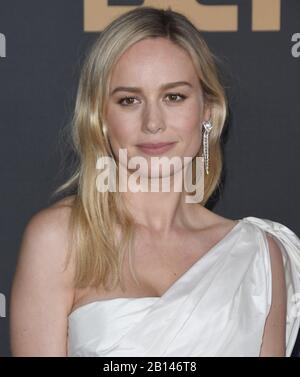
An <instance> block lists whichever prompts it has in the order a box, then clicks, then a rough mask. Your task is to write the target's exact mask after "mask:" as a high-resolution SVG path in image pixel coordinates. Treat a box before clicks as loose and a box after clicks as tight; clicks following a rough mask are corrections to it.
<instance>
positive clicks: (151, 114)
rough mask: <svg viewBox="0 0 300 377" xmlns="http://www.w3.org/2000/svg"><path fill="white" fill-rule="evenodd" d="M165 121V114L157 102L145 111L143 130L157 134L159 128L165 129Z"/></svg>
mask: <svg viewBox="0 0 300 377" xmlns="http://www.w3.org/2000/svg"><path fill="white" fill-rule="evenodd" d="M165 128H166V126H165V122H164V118H163V114H162V113H161V109H160V108H159V106H156V105H155V104H152V105H149V106H148V107H147V109H146V112H145V117H144V122H143V131H144V132H146V133H151V134H156V133H157V132H158V131H159V130H160V132H162V131H163V130H165Z"/></svg>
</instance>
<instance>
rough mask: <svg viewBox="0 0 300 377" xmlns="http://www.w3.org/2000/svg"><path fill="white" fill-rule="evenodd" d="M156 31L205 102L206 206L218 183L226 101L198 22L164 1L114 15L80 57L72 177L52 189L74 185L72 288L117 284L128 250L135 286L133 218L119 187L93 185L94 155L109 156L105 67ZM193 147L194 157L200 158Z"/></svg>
mask: <svg viewBox="0 0 300 377" xmlns="http://www.w3.org/2000/svg"><path fill="white" fill-rule="evenodd" d="M156 37H163V38H167V39H168V40H170V41H172V42H173V43H175V44H176V45H178V46H180V47H181V48H183V49H185V50H186V51H187V52H188V53H189V54H190V57H191V59H192V61H193V63H194V66H195V69H196V71H197V73H198V77H199V81H200V84H201V86H202V89H203V93H204V99H205V102H206V103H207V104H209V106H210V109H211V121H212V124H213V126H214V127H213V129H212V131H211V133H210V138H209V144H210V145H209V147H210V174H209V175H208V176H206V177H205V182H204V197H203V200H202V202H201V203H200V204H201V205H205V203H206V202H207V200H208V199H209V197H210V196H211V195H212V193H213V192H214V191H215V189H216V188H217V186H218V185H219V183H220V177H221V171H222V151H221V145H220V138H221V133H222V129H223V126H224V123H225V119H226V116H227V102H226V96H225V93H224V89H223V87H222V85H221V83H220V80H219V77H218V71H217V68H216V64H215V57H214V56H213V54H212V53H211V52H210V51H209V49H208V47H207V45H206V43H205V41H204V40H203V38H202V36H201V34H200V32H199V31H198V30H197V28H196V27H195V26H194V25H193V24H192V23H191V22H190V21H189V20H188V19H187V18H186V16H184V15H183V14H181V13H178V12H175V11H173V10H171V8H170V7H169V8H168V9H157V8H153V7H139V8H135V9H134V10H131V11H129V12H127V13H125V14H123V15H121V16H120V17H118V18H117V19H115V20H114V21H113V22H112V23H110V24H109V25H108V26H107V27H106V28H105V29H104V30H103V31H102V32H101V34H100V36H99V37H98V38H97V39H96V41H95V42H94V44H93V45H92V47H91V48H90V50H89V51H88V54H87V56H86V57H85V61H84V64H83V67H82V71H81V75H80V80H79V86H78V91H77V97H76V103H75V111H74V114H73V116H72V122H71V123H72V131H71V138H72V144H73V145H72V146H73V149H74V150H75V152H76V155H77V157H78V164H77V166H76V167H75V171H74V173H73V174H72V176H71V177H70V178H69V179H68V180H67V181H66V182H65V183H64V184H63V185H61V186H59V187H58V188H57V189H56V190H55V192H54V195H56V194H58V193H62V192H65V191H67V190H69V189H70V188H75V190H76V195H75V197H74V201H73V203H72V209H71V216H70V225H71V231H72V244H71V246H70V253H71V250H72V251H75V258H76V259H75V260H76V269H75V271H76V272H75V281H74V284H75V287H76V288H85V287H88V286H95V287H98V286H100V285H102V284H103V285H104V286H105V287H106V289H107V288H108V280H109V278H112V281H111V285H110V286H113V287H114V286H115V285H116V284H118V283H119V284H121V286H122V284H123V283H122V278H121V269H122V263H123V258H124V255H125V250H128V253H129V254H128V256H129V265H130V270H131V273H132V275H133V277H134V279H135V281H136V283H138V284H139V282H138V280H137V278H136V275H135V273H134V269H133V265H132V253H133V240H134V232H135V231H134V221H133V219H132V217H131V215H130V213H129V212H128V210H127V207H126V205H125V203H123V201H122V198H121V195H120V193H119V192H109V191H107V192H99V191H98V190H97V189H96V178H97V170H96V161H97V159H98V158H99V157H101V156H103V157H104V156H111V157H113V154H112V150H111V147H110V144H109V141H108V140H107V138H106V134H105V133H104V132H103V125H104V124H105V104H106V100H107V98H108V88H109V83H110V78H111V72H112V68H113V67H114V65H115V64H116V62H117V60H118V59H119V58H120V56H121V55H122V54H123V53H124V52H125V51H126V49H128V48H129V47H130V46H132V45H133V44H134V43H136V42H138V41H141V40H143V39H145V38H156ZM200 149H201V148H200ZM200 152H201V151H200V150H199V153H198V154H197V156H200ZM117 177H118V171H117ZM117 187H118V182H117ZM117 225H118V226H119V228H117ZM118 229H121V237H117V234H118V233H117V232H118Z"/></svg>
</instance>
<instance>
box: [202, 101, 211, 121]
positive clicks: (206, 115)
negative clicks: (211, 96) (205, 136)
mask: <svg viewBox="0 0 300 377" xmlns="http://www.w3.org/2000/svg"><path fill="white" fill-rule="evenodd" d="M210 119H211V106H210V105H209V104H208V103H207V102H205V103H204V108H203V120H204V121H209V120H210Z"/></svg>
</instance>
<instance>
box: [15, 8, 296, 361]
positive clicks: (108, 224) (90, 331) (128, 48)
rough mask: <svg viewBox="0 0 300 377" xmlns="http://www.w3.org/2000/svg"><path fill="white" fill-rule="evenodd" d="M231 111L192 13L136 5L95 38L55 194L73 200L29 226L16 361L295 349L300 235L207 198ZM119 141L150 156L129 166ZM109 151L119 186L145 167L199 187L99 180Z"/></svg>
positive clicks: (153, 178)
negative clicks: (70, 160)
mask: <svg viewBox="0 0 300 377" xmlns="http://www.w3.org/2000/svg"><path fill="white" fill-rule="evenodd" d="M226 116H227V103H226V98H225V94H224V90H223V87H222V85H221V84H220V81H219V79H218V72H217V70H216V66H215V59H214V57H213V55H212V54H211V52H210V51H209V49H208V48H207V46H206V44H205V42H204V40H203V39H202V37H201V35H200V33H199V31H198V30H197V29H196V28H195V26H194V25H193V24H192V23H191V22H190V21H189V20H188V19H187V18H186V17H185V16H184V15H182V14H180V13H177V12H175V11H172V10H171V9H170V8H168V9H166V10H162V9H156V8H151V7H140V8H136V9H134V10H132V11H130V12H128V13H126V14H124V15H122V16H120V17H119V18H117V19H116V20H114V21H113V22H112V23H111V24H110V25H109V26H108V27H107V28H106V29H105V30H104V31H103V32H102V33H101V35H100V36H99V38H98V39H97V40H96V41H95V43H94V45H93V47H92V48H91V50H90V51H89V53H88V55H87V57H86V60H85V63H84V66H83V69H82V74H81V77H80V83H79V88H78V93H77V100H76V107H75V112H74V119H73V123H72V126H73V128H72V138H73V142H74V148H75V150H76V152H77V155H78V157H79V164H78V166H77V169H76V171H75V172H74V174H73V175H72V177H70V179H69V180H68V181H67V182H66V184H64V185H63V186H62V187H60V188H59V190H58V191H57V192H66V191H67V190H69V189H74V194H73V195H69V196H66V197H65V198H64V199H62V200H59V201H57V202H56V203H55V204H54V205H52V206H50V207H48V208H45V209H43V210H42V211H40V212H38V213H37V214H36V215H34V216H33V217H32V219H31V220H30V222H29V223H28V225H27V227H26V229H25V232H24V235H23V240H22V245H21V250H20V258H19V262H18V266H17V271H16V274H15V278H14V283H13V288H12V297H11V348H12V354H13V355H15V356H20V355H22V356H290V355H291V352H292V349H293V346H294V344H295V341H296V337H297V332H298V329H299V315H297V310H295V309H297V307H296V303H295V298H297V294H299V292H300V281H299V277H300V240H299V238H298V237H297V236H296V234H295V233H293V232H292V231H291V230H290V229H289V228H287V227H286V226H284V225H283V224H280V223H277V222H274V221H271V220H268V219H260V218H257V217H245V218H242V219H239V220H232V219H227V218H224V217H222V216H219V215H217V214H215V213H213V212H212V211H210V210H208V209H207V208H205V204H206V202H207V200H208V199H209V197H210V196H211V195H212V193H213V192H214V191H215V189H216V188H217V187H218V185H219V183H220V175H221V171H222V154H221V149H220V137H221V134H222V131H223V127H224V122H225V119H226ZM159 143H160V144H159ZM161 143H163V144H164V145H161ZM149 144H151V145H149ZM153 144H155V145H153ZM120 151H126V153H127V155H126V156H127V158H128V160H129V159H134V158H135V157H139V158H141V159H142V161H144V162H146V163H147V164H148V165H147V164H143V163H142V164H141V166H140V169H137V167H136V168H135V167H134V166H133V165H131V167H130V166H129V165H126V161H125V160H123V159H122V158H120V153H119V152H120ZM105 157H109V158H111V159H110V160H109V161H113V164H110V170H109V176H108V178H111V175H112V174H114V173H116V174H115V177H114V178H113V179H112V180H110V182H115V183H120V172H122V173H123V174H124V172H125V173H126V174H127V178H130V177H134V173H136V172H138V173H139V174H138V176H139V180H140V181H143V182H145V178H146V185H148V184H149V183H150V182H154V183H157V182H158V183H163V182H167V180H168V179H170V182H171V183H175V182H176V183H177V184H178V182H179V183H182V182H180V180H183V177H186V175H184V174H180V173H182V171H184V172H186V171H187V169H185V168H187V167H189V168H191V169H192V177H193V178H197V179H196V187H197V186H199V187H201V185H203V196H202V198H201V200H200V202H197V201H196V200H194V202H193V200H186V199H187V198H190V199H191V197H192V194H193V192H192V191H188V190H187V189H186V188H185V186H184V185H182V186H184V188H183V189H182V190H175V189H172V185H170V187H171V189H170V190H169V191H165V192H164V191H163V190H161V189H160V190H158V191H155V190H152V191H151V190H149V191H138V190H132V187H133V186H134V185H133V181H134V179H131V180H130V179H128V181H127V183H126V184H125V188H126V190H116V191H113V190H104V189H103V188H104V186H105V180H104V179H102V178H103V176H100V174H99V173H100V170H101V169H99V168H100V167H101V166H102V168H103V166H104V165H103V162H104V161H105V160H103V158H105ZM157 157H160V158H162V157H164V158H167V159H171V158H173V157H178V158H179V159H177V160H176V162H175V163H174V164H173V165H172V166H171V168H170V170H169V173H166V172H165V170H163V169H160V170H159V171H157V170H155V169H154V168H152V165H151V166H150V162H151V161H152V160H153V159H154V158H157ZM185 157H191V159H192V160H189V161H188V162H185V159H184V158H185ZM197 158H198V159H197ZM195 161H200V162H202V164H200V165H195ZM148 166H150V169H147V168H146V167H148ZM114 168H115V169H114ZM103 171H104V170H103V169H102V170H101V172H102V173H103ZM199 172H200V173H201V174H199ZM197 173H198V174H197ZM125 182H126V181H125ZM193 182H194V181H193ZM123 183H124V181H123ZM117 187H120V186H119V185H117ZM147 187H148V186H147ZM123 188H124V186H123ZM65 190H66V191H65ZM194 191H195V189H194Z"/></svg>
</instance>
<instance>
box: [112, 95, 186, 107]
mask: <svg viewBox="0 0 300 377" xmlns="http://www.w3.org/2000/svg"><path fill="white" fill-rule="evenodd" d="M166 96H167V97H168V96H178V97H181V98H182V99H181V101H184V100H185V99H186V98H187V97H186V96H185V95H184V94H180V93H168V94H167V95H166ZM127 99H138V98H137V97H134V96H133V97H129V96H125V97H123V98H121V99H120V100H119V101H118V104H120V105H121V106H131V105H132V104H129V105H123V104H122V102H123V101H124V100H127ZM181 101H171V102H174V103H176V102H181Z"/></svg>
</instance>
